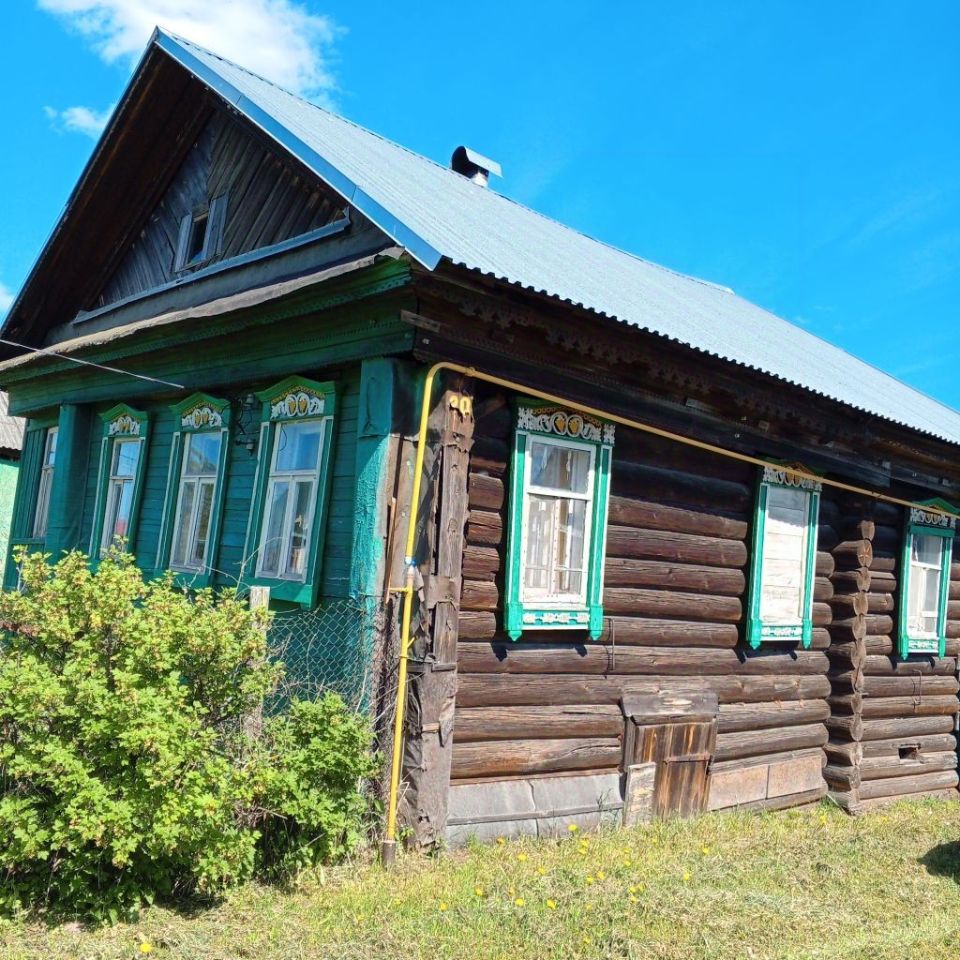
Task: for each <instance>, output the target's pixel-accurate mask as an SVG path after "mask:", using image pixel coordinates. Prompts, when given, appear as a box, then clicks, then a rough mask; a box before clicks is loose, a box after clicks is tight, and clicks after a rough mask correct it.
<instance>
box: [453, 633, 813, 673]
mask: <svg viewBox="0 0 960 960" xmlns="http://www.w3.org/2000/svg"><path fill="white" fill-rule="evenodd" d="M457 661H458V665H459V669H460V670H461V671H462V672H464V673H526V674H551V673H579V674H622V675H635V674H644V675H648V676H658V675H659V676H663V677H682V676H689V677H703V676H720V675H723V674H731V675H744V676H751V677H755V676H781V677H783V676H794V675H810V674H816V675H823V674H825V673H826V672H827V667H828V663H829V661H828V660H827V658H826V655H825V654H824V653H822V652H821V651H818V650H796V651H791V652H789V653H788V652H784V651H778V650H776V649H775V648H774V649H770V648H766V649H761V650H757V651H746V650H742V649H740V650H725V649H710V650H700V649H684V648H680V647H676V648H669V649H660V648H658V647H639V646H622V647H616V646H613V645H612V644H611V645H607V644H600V643H585V644H571V643H568V642H556V641H554V642H551V643H537V642H527V641H523V642H522V643H511V642H510V641H506V642H496V643H492V644H488V643H461V644H459V647H458V655H457Z"/></svg>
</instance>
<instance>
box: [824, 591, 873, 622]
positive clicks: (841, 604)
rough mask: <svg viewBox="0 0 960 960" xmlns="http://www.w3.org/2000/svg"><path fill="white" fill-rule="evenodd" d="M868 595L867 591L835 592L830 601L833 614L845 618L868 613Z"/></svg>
mask: <svg viewBox="0 0 960 960" xmlns="http://www.w3.org/2000/svg"><path fill="white" fill-rule="evenodd" d="M867 596H868V595H867V594H866V593H851V594H835V595H834V596H833V597H832V598H831V599H830V601H829V604H830V608H831V609H832V610H833V615H834V616H835V617H836V618H837V619H838V620H844V619H846V618H848V617H856V616H859V615H860V614H864V613H866V612H867V609H868V607H869V600H868V599H867Z"/></svg>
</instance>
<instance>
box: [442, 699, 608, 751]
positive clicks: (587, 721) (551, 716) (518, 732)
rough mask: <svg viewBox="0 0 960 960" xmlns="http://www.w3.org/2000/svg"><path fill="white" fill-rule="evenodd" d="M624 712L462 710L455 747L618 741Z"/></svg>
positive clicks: (594, 708) (598, 707) (593, 708)
mask: <svg viewBox="0 0 960 960" xmlns="http://www.w3.org/2000/svg"><path fill="white" fill-rule="evenodd" d="M623 729H624V719H623V712H622V711H621V709H620V707H618V706H616V705H614V704H590V705H588V706H559V707H461V708H458V709H457V713H456V719H455V722H454V729H453V738H454V741H455V742H456V743H474V742H479V741H484V740H523V739H530V738H538V739H539V738H544V739H554V740H555V739H562V738H566V737H578V738H580V739H585V738H591V737H619V736H621V735H622V733H623Z"/></svg>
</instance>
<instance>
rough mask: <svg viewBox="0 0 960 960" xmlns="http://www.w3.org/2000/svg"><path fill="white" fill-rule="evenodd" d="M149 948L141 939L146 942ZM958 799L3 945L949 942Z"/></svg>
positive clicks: (571, 839)
mask: <svg viewBox="0 0 960 960" xmlns="http://www.w3.org/2000/svg"><path fill="white" fill-rule="evenodd" d="M142 951H143V952H142ZM958 951H960V803H956V802H944V801H919V802H914V803H901V804H899V805H897V806H895V807H891V808H889V809H887V810H884V811H882V812H877V813H873V814H869V815H866V816H864V817H862V818H859V819H852V818H850V817H847V816H846V815H844V814H842V813H840V812H839V811H837V810H835V809H833V808H832V807H829V806H827V805H823V806H821V807H818V808H815V809H813V810H805V811H793V812H786V813H777V814H766V815H751V814H743V815H738V814H723V815H709V816H704V817H701V818H699V819H697V820H694V821H686V822H677V821H673V822H661V823H656V824H653V825H651V826H649V827H645V828H638V829H633V830H625V831H610V832H604V833H600V834H583V833H575V834H570V835H569V836H567V837H565V838H563V839H561V840H559V841H510V842H504V843H499V844H496V845H494V846H487V847H479V846H477V847H473V848H471V849H468V850H464V851H460V852H457V853H453V854H448V855H445V856H443V857H440V858H439V859H429V858H425V857H419V856H405V857H403V858H402V859H401V860H400V862H399V863H398V865H397V867H396V868H394V869H393V870H392V871H390V872H387V871H384V870H382V869H380V868H379V867H378V866H376V865H374V864H371V863H365V862H356V863H354V864H351V865H349V866H347V867H340V868H338V869H336V870H329V871H327V872H326V873H325V874H323V875H321V874H315V875H311V876H310V877H308V878H306V879H304V881H303V882H302V883H301V885H300V886H299V887H298V888H297V889H295V890H288V891H279V890H276V889H270V888H264V887H245V888H243V889H242V890H239V891H237V892H236V893H235V894H234V895H232V896H231V897H230V898H229V900H228V901H227V902H225V903H222V904H220V905H218V906H215V907H212V908H210V909H206V910H199V911H195V912H193V913H192V914H189V915H187V914H183V913H178V912H175V911H170V910H165V909H152V910H150V911H147V912H146V913H145V914H144V915H143V917H142V918H141V920H140V922H139V923H136V924H125V925H120V926H117V927H113V928H101V929H84V928H82V927H79V926H77V925H63V926H59V927H54V928H47V927H45V926H43V925H42V924H37V923H21V922H12V921H9V922H6V923H5V924H2V925H0V957H10V958H28V957H29V958H34V957H36V958H40V957H43V958H48V957H77V958H91V960H93V958H114V957H142V956H144V955H145V953H149V955H150V956H152V957H163V958H172V957H176V958H189V960H215V958H216V960H227V958H229V960H241V958H252V960H267V958H270V960H292V958H325V957H331V958H338V960H340V958H343V960H349V958H364V960H367V958H390V960H398V958H404V960H407V958H418V957H424V958H428V960H444V958H450V957H468V958H487V957H490V958H493V957H503V958H511V960H517V958H523V960H534V958H550V960H555V958H571V957H618V958H621V957H622V958H671V960H672V958H677V960H691V958H731V960H734V958H735V960H760V958H773V957H776V958H801V957H803V958H831V960H834V958H843V960H857V958H864V960H866V958H870V960H880V958H891V960H893V958H896V960H904V958H914V957H923V958H928V957H929V958H940V957H943V958H947V957H949V958H951V960H954V958H955V957H956V956H957V954H958Z"/></svg>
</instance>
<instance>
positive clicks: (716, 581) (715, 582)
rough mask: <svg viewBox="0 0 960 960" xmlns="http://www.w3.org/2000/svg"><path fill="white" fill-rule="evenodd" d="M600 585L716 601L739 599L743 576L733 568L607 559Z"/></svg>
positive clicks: (620, 558) (632, 559) (630, 559)
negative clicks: (652, 589) (656, 589)
mask: <svg viewBox="0 0 960 960" xmlns="http://www.w3.org/2000/svg"><path fill="white" fill-rule="evenodd" d="M603 582H604V585H605V586H607V587H666V588H669V589H672V590H688V591H691V592H693V593H698V594H700V593H705V594H712V595H714V596H720V597H739V596H742V594H743V592H744V590H745V589H746V576H745V575H744V572H743V571H742V570H738V569H735V568H733V567H705V566H699V565H696V564H688V563H668V562H664V561H662V560H637V559H634V558H632V557H607V561H606V563H605V564H604V573H603Z"/></svg>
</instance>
